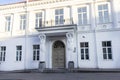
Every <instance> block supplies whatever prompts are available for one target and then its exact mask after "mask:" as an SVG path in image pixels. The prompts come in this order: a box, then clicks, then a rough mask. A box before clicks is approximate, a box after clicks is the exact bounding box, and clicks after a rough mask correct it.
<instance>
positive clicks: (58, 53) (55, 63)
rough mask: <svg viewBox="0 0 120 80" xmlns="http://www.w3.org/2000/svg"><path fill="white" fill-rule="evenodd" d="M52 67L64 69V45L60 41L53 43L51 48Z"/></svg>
mask: <svg viewBox="0 0 120 80" xmlns="http://www.w3.org/2000/svg"><path fill="white" fill-rule="evenodd" d="M52 67H53V68H65V45H64V43H63V42H62V41H55V42H54V44H53V46H52Z"/></svg>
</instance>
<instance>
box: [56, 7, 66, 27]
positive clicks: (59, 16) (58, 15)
mask: <svg viewBox="0 0 120 80" xmlns="http://www.w3.org/2000/svg"><path fill="white" fill-rule="evenodd" d="M61 9H62V10H63V14H60V13H59V14H57V15H56V10H59V12H60V10H61ZM54 14H55V25H63V24H64V23H65V21H64V14H65V13H64V8H58V9H55V13H54ZM61 16H62V17H63V20H62V21H61ZM56 17H58V19H56ZM57 20H58V23H57ZM61 22H62V23H61Z"/></svg>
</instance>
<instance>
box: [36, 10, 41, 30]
mask: <svg viewBox="0 0 120 80" xmlns="http://www.w3.org/2000/svg"><path fill="white" fill-rule="evenodd" d="M35 27H36V28H40V27H42V12H41V13H36V25H35Z"/></svg>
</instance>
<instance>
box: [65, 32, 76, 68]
mask: <svg viewBox="0 0 120 80" xmlns="http://www.w3.org/2000/svg"><path fill="white" fill-rule="evenodd" d="M66 37H67V54H68V57H69V58H68V61H69V62H68V68H71V66H74V59H73V53H74V38H73V33H72V32H71V33H67V34H66ZM70 64H72V65H70Z"/></svg>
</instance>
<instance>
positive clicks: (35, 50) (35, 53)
mask: <svg viewBox="0 0 120 80" xmlns="http://www.w3.org/2000/svg"><path fill="white" fill-rule="evenodd" d="M34 46H39V48H35V47H34ZM39 60H40V45H39V44H35V45H33V61H39Z"/></svg>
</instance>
